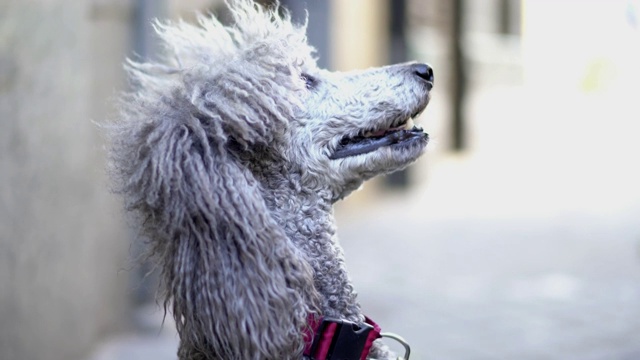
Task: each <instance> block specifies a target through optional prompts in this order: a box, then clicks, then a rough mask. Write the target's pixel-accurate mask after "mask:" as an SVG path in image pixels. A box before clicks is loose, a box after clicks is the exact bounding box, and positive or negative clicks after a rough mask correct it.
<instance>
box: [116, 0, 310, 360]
mask: <svg viewBox="0 0 640 360" xmlns="http://www.w3.org/2000/svg"><path fill="white" fill-rule="evenodd" d="M238 3H243V4H245V5H244V6H247V7H248V6H249V5H248V4H249V2H248V1H244V0H243V1H239V2H238ZM251 6H253V5H251ZM242 11H244V13H250V14H254V15H253V16H257V15H255V14H256V9H253V12H249V11H248V10H247V9H244V10H242ZM242 11H240V14H242ZM240 16H246V14H245V15H240ZM260 19H263V20H261V21H266V20H264V16H263V17H260ZM256 21H257V20H256ZM183 26H187V25H183ZM207 26H213V27H216V26H220V25H219V24H218V25H216V24H213V23H210V24H209V25H207ZM228 31H229V30H228V29H227V31H225V32H224V33H227V32H228ZM217 33H218V34H221V32H220V31H218V32H217ZM167 34H168V33H165V34H164V36H165V40H166V39H167V38H170V37H171V36H178V35H177V34H181V35H180V36H184V35H185V33H180V32H176V33H173V35H167ZM230 34H231V35H228V36H230V38H229V39H227V40H225V39H218V40H217V41H223V42H224V41H230V43H229V44H228V45H229V46H231V45H232V43H236V42H237V41H238V40H237V39H236V40H233V39H232V38H233V36H234V35H233V32H231V33H230ZM196 35H198V36H199V37H194V38H191V39H189V40H188V41H187V39H186V38H184V39H182V40H181V41H177V42H175V43H180V44H182V43H185V44H187V43H188V44H191V46H195V48H197V47H198V46H200V45H203V46H204V44H205V42H204V40H206V39H204V38H203V37H205V32H199V33H197V34H196ZM207 36H209V35H207ZM238 36H239V35H238ZM166 41H168V40H166ZM200 42H202V43H200ZM185 46H187V45H185ZM210 51H211V49H209V52H210ZM209 52H197V51H195V50H190V51H186V53H188V54H191V55H192V56H205V55H206V54H208V53H209ZM178 53H179V51H176V53H175V54H178ZM197 54H201V55H197ZM183 59H184V57H183ZM191 60H193V59H191ZM208 60H212V59H208ZM194 61H195V60H194ZM213 64H214V65H212V67H207V68H204V69H203V68H198V66H196V65H193V66H192V67H189V68H185V67H172V66H167V65H160V64H136V63H133V62H132V63H130V65H129V67H128V70H129V73H130V76H131V78H132V80H133V83H134V85H136V91H135V92H132V93H129V94H126V95H124V96H123V98H122V104H121V106H120V108H121V116H120V121H118V122H117V123H115V124H113V125H112V126H110V127H109V128H108V130H109V135H110V138H111V149H110V150H111V151H110V154H111V166H112V169H111V171H112V174H113V177H114V179H115V180H116V184H117V189H116V190H117V191H118V192H120V193H121V194H123V195H124V198H125V203H126V207H127V208H128V209H129V210H131V211H133V213H134V214H137V215H138V217H139V218H140V223H141V228H142V232H143V234H144V236H145V237H146V238H147V239H148V242H149V245H150V255H151V256H152V257H153V258H154V259H155V260H156V262H157V263H158V264H159V265H160V266H159V268H160V269H161V271H162V276H161V279H162V285H163V290H164V292H165V293H164V296H165V308H167V307H170V308H171V310H172V313H173V316H174V318H175V321H176V324H177V329H178V332H179V335H180V339H181V344H180V349H179V357H180V359H190V360H193V359H225V360H232V359H242V360H247V359H278V360H281V359H289V358H291V356H292V354H297V356H294V357H293V358H300V356H301V355H300V354H301V353H302V350H303V346H304V343H303V338H302V334H303V332H304V331H303V329H304V328H305V327H306V326H308V325H307V318H308V316H309V314H310V313H313V312H315V308H312V307H314V305H313V304H317V303H318V302H317V295H316V293H315V290H314V282H313V276H312V270H311V268H310V266H309V264H308V263H307V262H306V261H305V260H303V259H304V256H303V255H301V254H299V253H297V251H298V250H296V248H295V247H294V246H293V245H292V244H291V243H290V240H289V239H288V238H287V236H286V235H285V232H284V230H283V229H281V228H280V227H278V225H277V223H276V221H275V220H274V219H273V218H272V216H271V215H270V212H269V210H268V209H267V206H266V204H265V202H264V200H263V199H262V197H261V189H260V185H259V183H258V182H257V181H256V179H255V178H254V176H253V175H252V173H251V172H250V171H249V170H248V169H247V168H245V167H244V166H243V165H242V164H241V162H240V161H238V159H236V158H235V155H234V153H233V152H231V151H229V147H230V146H232V145H233V146H237V145H240V146H242V147H243V148H245V149H247V148H248V147H250V146H252V145H256V144H257V145H260V144H266V143H268V142H269V141H272V140H273V137H272V136H271V135H270V133H269V132H268V131H267V129H269V128H273V127H274V126H275V127H277V122H278V121H281V122H283V123H284V121H285V118H286V113H287V112H288V111H290V110H291V109H288V110H287V109H286V108H283V107H282V106H278V107H277V108H276V107H275V105H273V104H270V103H269V102H268V100H260V97H258V98H257V99H255V100H254V101H256V102H254V103H252V102H247V101H240V99H237V98H234V96H236V97H237V96H242V91H241V90H242V87H243V86H252V84H250V83H245V82H243V80H242V78H241V77H238V76H236V77H234V75H233V74H227V75H228V76H226V77H225V78H224V80H221V81H218V82H215V83H214V82H212V81H208V80H210V79H208V78H207V76H211V75H210V74H212V73H216V71H220V69H216V68H215V66H216V62H214V63H213ZM183 65H184V63H183ZM217 65H219V64H217ZM200 66H201V65H200ZM201 67H202V66H201ZM207 74H209V75H207ZM234 79H235V80H236V81H237V82H234ZM225 81H226V82H228V84H227V85H225ZM232 86H235V88H234V89H231V90H225V89H228V88H229V87H232ZM238 89H240V90H238ZM276 91H278V90H277V88H276ZM282 91H284V89H283V90H282ZM263 98H266V99H268V97H263ZM258 101H266V102H265V103H258ZM229 102H230V103H233V104H234V105H233V106H232V108H230V110H231V109H233V110H234V111H225V110H224V106H225V105H224V104H225V103H229ZM235 104H244V105H238V106H235ZM227 106H229V105H227ZM274 122H275V124H274Z"/></svg>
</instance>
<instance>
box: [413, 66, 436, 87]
mask: <svg viewBox="0 0 640 360" xmlns="http://www.w3.org/2000/svg"><path fill="white" fill-rule="evenodd" d="M411 67H412V69H413V73H414V74H416V75H418V76H420V77H421V78H422V79H424V80H426V81H428V82H429V83H430V86H429V88H431V87H432V86H433V80H434V77H433V69H432V68H431V66H429V65H428V64H413V65H411Z"/></svg>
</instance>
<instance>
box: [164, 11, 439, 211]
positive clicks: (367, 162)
mask: <svg viewBox="0 0 640 360" xmlns="http://www.w3.org/2000/svg"><path fill="white" fill-rule="evenodd" d="M235 3H236V4H237V6H236V9H235V11H234V12H233V14H234V16H235V20H236V25H235V26H234V27H231V28H228V27H227V28H225V27H223V26H222V25H220V23H219V22H218V21H217V20H215V19H213V18H202V19H200V26H199V27H194V26H192V25H188V24H183V23H181V24H177V26H176V25H174V26H163V25H159V29H160V33H161V35H162V38H163V39H164V40H165V42H166V44H167V45H168V48H169V49H170V50H171V52H172V53H173V54H174V56H175V64H173V65H174V67H175V69H177V70H176V73H177V81H178V83H179V84H178V86H177V89H179V90H176V91H177V92H178V93H179V94H178V95H179V98H180V99H181V101H182V102H183V103H184V105H182V106H183V108H184V110H185V112H188V113H191V114H192V116H193V117H195V118H197V119H199V120H200V121H201V122H202V124H203V126H204V127H205V129H206V130H207V131H208V132H210V134H211V138H213V139H215V142H216V144H225V146H226V148H227V150H229V151H231V152H233V153H235V154H236V156H237V157H238V158H240V159H241V161H242V162H243V163H245V164H246V165H247V166H248V167H250V168H251V169H252V171H253V172H263V171H281V170H279V169H289V170H290V171H296V172H298V173H300V174H303V177H302V182H303V184H302V185H303V186H307V187H309V188H311V190H320V189H324V190H329V191H330V193H331V194H332V195H331V196H332V197H333V199H334V200H335V199H339V198H342V197H344V196H346V195H347V194H348V193H350V192H351V191H352V190H354V189H356V188H358V187H359V186H360V185H361V184H362V182H363V181H365V180H367V179H369V178H371V177H373V176H375V175H378V174H381V173H388V172H392V171H396V170H399V169H401V168H403V167H405V166H407V165H408V164H410V163H411V162H413V161H414V160H416V159H417V158H418V157H419V156H420V155H421V154H422V153H423V151H424V149H425V146H426V144H427V139H428V137H427V135H426V134H425V133H424V132H423V131H422V129H421V128H420V127H418V126H414V124H413V119H414V118H416V117H417V116H418V115H419V114H420V113H421V112H422V111H423V110H424V109H425V107H426V106H427V103H428V102H429V98H430V91H431V88H432V86H433V81H434V79H433V71H432V70H431V68H430V67H429V66H428V65H426V64H419V63H409V64H400V65H394V66H387V67H382V68H373V69H368V70H361V71H353V72H344V73H339V72H329V71H326V70H322V69H319V68H318V67H317V66H316V62H315V59H314V58H313V48H311V47H310V46H309V45H308V44H307V42H306V36H305V28H304V26H296V25H294V24H292V23H291V22H290V20H289V18H288V17H287V16H286V14H285V18H284V19H282V18H280V17H278V16H277V15H275V13H266V14H269V16H265V13H261V12H256V11H254V9H253V6H254V5H249V3H248V2H243V1H236V2H235ZM270 168H271V169H270ZM256 175H258V177H260V176H259V175H260V174H256Z"/></svg>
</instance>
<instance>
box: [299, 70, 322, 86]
mask: <svg viewBox="0 0 640 360" xmlns="http://www.w3.org/2000/svg"><path fill="white" fill-rule="evenodd" d="M300 78H301V79H302V80H303V81H304V83H305V85H306V87H307V89H309V90H311V89H313V88H314V87H316V85H317V84H318V80H316V78H314V77H313V76H311V75H309V74H305V73H302V74H300Z"/></svg>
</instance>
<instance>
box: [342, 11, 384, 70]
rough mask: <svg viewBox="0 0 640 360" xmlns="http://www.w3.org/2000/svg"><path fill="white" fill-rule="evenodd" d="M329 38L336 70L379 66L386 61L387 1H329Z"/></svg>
mask: <svg viewBox="0 0 640 360" xmlns="http://www.w3.org/2000/svg"><path fill="white" fill-rule="evenodd" d="M331 1H332V3H331V10H332V13H331V19H332V20H333V21H332V23H331V24H330V27H331V41H332V43H333V52H332V54H333V59H332V63H333V64H334V66H335V68H336V69H337V70H343V71H344V70H352V69H361V68H368V67H371V66H380V65H383V64H384V63H385V62H386V61H387V49H388V41H389V39H388V33H387V28H388V25H387V24H388V15H389V14H388V12H387V7H388V0H350V1H342V0H331Z"/></svg>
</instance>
